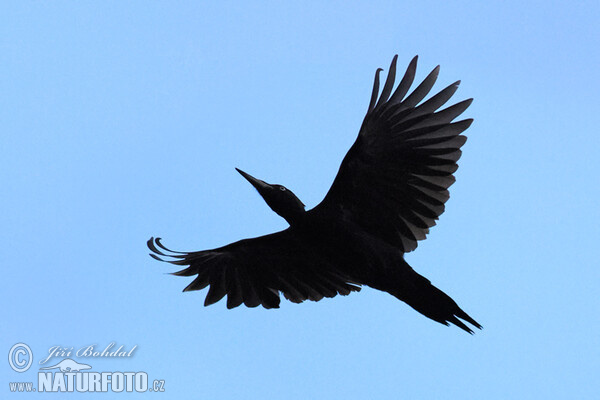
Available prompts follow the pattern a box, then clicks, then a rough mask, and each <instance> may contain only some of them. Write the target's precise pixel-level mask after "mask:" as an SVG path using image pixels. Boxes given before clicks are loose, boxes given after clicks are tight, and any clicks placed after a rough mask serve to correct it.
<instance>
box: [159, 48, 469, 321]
mask: <svg viewBox="0 0 600 400" xmlns="http://www.w3.org/2000/svg"><path fill="white" fill-rule="evenodd" d="M397 58H398V56H397V55H396V56H394V58H393V60H392V64H391V66H390V69H389V73H388V76H387V79H386V81H385V84H384V85H383V89H382V90H381V93H380V92H379V73H380V72H381V71H382V69H381V68H379V69H377V71H376V73H375V83H374V85H373V92H372V95H371V101H370V103H369V108H368V111H367V114H366V116H365V119H364V121H363V123H362V126H361V128H360V131H359V134H358V137H357V139H356V141H355V142H354V144H353V145H352V147H351V148H350V150H349V151H348V153H347V154H346V156H345V157H344V160H343V161H342V164H341V166H340V169H339V171H338V173H337V176H336V177H335V180H334V181H333V184H332V186H331V188H330V189H329V192H328V193H327V195H326V196H325V198H324V199H323V201H321V203H320V204H319V205H317V206H316V207H314V208H313V209H311V210H308V211H306V210H305V206H304V204H303V203H302V201H300V199H299V198H298V197H297V196H296V195H295V194H294V193H292V191H291V190H289V189H288V188H286V187H285V186H282V185H278V184H270V183H267V182H265V181H262V180H260V179H257V178H254V177H253V176H251V175H250V174H247V173H246V172H244V171H242V170H239V169H237V168H236V170H237V171H238V172H239V173H240V174H241V175H242V176H243V177H244V178H245V179H246V180H247V181H248V182H250V184H251V185H252V186H254V188H255V189H256V190H257V191H258V193H259V194H260V195H261V196H262V198H263V199H264V200H265V202H266V203H267V205H268V206H269V207H270V208H271V209H272V210H273V211H275V212H276V213H277V214H279V215H280V216H281V217H283V218H284V219H285V220H286V221H287V222H288V224H289V227H288V228H287V229H285V230H283V231H280V232H277V233H272V234H269V235H265V236H260V237H256V238H252V239H244V240H240V241H237V242H235V243H231V244H228V245H226V246H223V247H219V248H216V249H212V250H202V251H194V252H180V251H173V250H169V249H168V248H166V247H165V246H164V245H163V244H162V242H161V239H160V238H150V240H148V247H149V248H150V250H151V251H152V253H151V254H150V255H151V256H152V257H154V258H155V259H157V260H160V261H167V262H170V263H171V264H175V265H178V266H183V267H185V268H184V269H182V270H181V271H178V272H175V273H174V275H177V276H187V277H192V276H194V277H195V278H194V280H193V281H192V282H191V283H190V284H189V285H188V286H187V287H186V288H185V289H184V291H186V292H187V291H192V290H201V289H204V288H206V287H207V286H208V287H209V290H208V293H207V295H206V299H205V301H204V305H205V306H208V305H210V304H214V303H216V302H218V301H219V300H221V299H222V298H223V297H225V296H227V308H230V309H231V308H234V307H238V306H240V305H241V304H245V305H246V306H247V307H257V306H259V305H262V306H263V307H265V308H278V307H279V303H280V294H283V296H284V297H285V298H286V299H288V300H290V301H292V302H294V303H301V302H303V301H304V300H312V301H319V300H321V299H322V298H324V297H334V296H336V295H338V294H341V295H343V296H345V295H348V294H350V293H351V292H358V291H360V289H361V285H367V286H370V287H372V288H374V289H378V290H381V291H384V292H388V293H390V294H391V295H393V296H395V297H396V298H398V299H400V300H402V301H404V302H405V303H407V304H408V305H410V306H411V307H412V308H414V309H415V310H416V311H418V312H420V313H421V314H423V315H425V316H426V317H428V318H431V319H432V320H434V321H437V322H439V323H442V324H444V325H448V324H449V323H452V324H454V325H456V326H458V327H459V328H461V329H463V330H465V331H467V332H469V333H473V331H472V330H471V328H470V327H469V326H467V325H466V324H465V322H467V323H469V324H471V325H473V326H474V327H476V328H479V329H481V325H479V324H478V323H477V322H476V321H475V320H474V319H473V318H471V317H470V316H469V315H468V314H467V313H466V312H464V311H463V310H462V309H461V308H460V307H459V306H458V305H457V304H456V302H455V301H454V300H452V299H451V298H450V296H448V295H447V294H445V293H444V292H442V291H441V290H440V289H438V288H437V287H435V286H433V285H432V284H431V282H430V281H429V280H428V279H426V278H425V277H423V276H421V275H419V274H418V273H417V272H415V271H414V270H413V269H412V268H411V266H410V265H409V264H408V263H407V262H406V260H405V259H404V253H408V252H410V251H413V250H414V249H416V247H417V244H418V242H419V241H420V240H423V239H425V237H426V235H427V234H428V233H429V228H431V227H432V226H434V225H435V224H436V220H437V219H438V217H439V216H440V215H441V214H442V213H443V212H444V204H445V203H446V201H447V200H448V198H449V193H448V188H449V187H450V185H452V184H453V183H454V181H455V179H454V176H453V174H454V172H455V171H456V170H457V168H458V166H457V164H456V163H457V161H458V159H459V158H460V156H461V150H460V148H461V147H462V145H463V144H464V143H465V141H466V137H465V136H463V135H461V133H462V132H463V131H465V130H466V129H467V128H468V127H469V125H471V122H472V121H473V120H472V119H464V120H461V121H458V122H452V121H453V120H454V119H455V118H456V117H458V116H459V115H460V114H462V113H463V112H464V111H465V110H466V109H467V107H469V105H470V104H471V102H472V99H468V100H464V101H461V102H459V103H457V104H455V105H452V106H450V107H447V108H445V109H443V110H441V111H438V109H439V108H440V107H442V106H443V105H444V104H445V103H446V102H447V101H448V100H449V99H450V97H452V95H453V94H454V92H455V91H456V89H457V88H458V85H459V83H460V81H458V82H455V83H453V84H451V85H450V86H448V87H446V88H445V89H443V90H442V91H441V92H439V93H438V94H436V95H434V96H432V97H431V98H429V99H428V100H426V101H424V102H421V101H422V100H423V99H424V98H425V97H426V96H427V94H428V93H429V91H430V90H431V88H432V87H433V85H434V83H435V81H436V79H437V76H438V72H439V66H438V67H436V68H435V69H434V70H433V71H432V72H431V73H430V74H429V75H427V77H426V78H425V80H423V82H422V83H421V84H419V85H418V86H417V87H416V88H415V89H414V90H413V91H412V92H411V93H410V94H409V95H408V96H407V93H408V91H409V88H410V86H411V85H412V83H413V81H414V78H415V72H416V67H417V57H415V58H413V59H412V61H411V62H410V64H409V65H408V68H407V70H406V72H405V73H404V76H403V77H402V79H401V80H400V83H399V84H398V86H397V87H396V89H395V90H393V89H394V81H395V75H396V61H397ZM463 321H464V322H463Z"/></svg>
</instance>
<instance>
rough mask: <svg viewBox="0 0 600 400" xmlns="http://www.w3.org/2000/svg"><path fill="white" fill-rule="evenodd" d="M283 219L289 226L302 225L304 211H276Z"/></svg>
mask: <svg viewBox="0 0 600 400" xmlns="http://www.w3.org/2000/svg"><path fill="white" fill-rule="evenodd" d="M278 214H279V215H280V216H281V217H282V218H283V219H285V220H286V221H287V223H288V224H290V226H298V225H302V223H303V222H304V220H305V218H306V211H305V210H303V209H300V208H298V209H294V210H286V212H285V213H278Z"/></svg>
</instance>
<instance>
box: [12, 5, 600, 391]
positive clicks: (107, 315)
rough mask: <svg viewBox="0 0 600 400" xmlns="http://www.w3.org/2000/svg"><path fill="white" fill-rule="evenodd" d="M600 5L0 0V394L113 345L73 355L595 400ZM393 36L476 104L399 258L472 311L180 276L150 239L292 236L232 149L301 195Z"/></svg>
mask: <svg viewBox="0 0 600 400" xmlns="http://www.w3.org/2000/svg"><path fill="white" fill-rule="evenodd" d="M599 20H600V6H599V5H598V3H597V2H591V1H589V2H586V1H582V2H576V3H567V2H548V1H544V2H542V1H533V2H522V1H520V2H516V1H502V2H497V1H490V2H475V1H464V2H432V1H424V2H410V3H409V2H395V1H389V2H328V3H327V4H325V5H324V4H321V3H318V2H304V3H303V4H295V5H290V4H283V3H281V2H245V3H242V2H238V3H233V2H229V3H217V2H213V4H212V5H210V4H204V5H203V4H200V2H191V1H190V2H186V1H181V2H147V1H131V2H117V1H102V2H100V1H85V2H65V1H52V2H41V1H5V2H2V4H1V5H0V93H1V95H0V121H2V130H3V135H2V144H1V145H0V160H1V161H0V166H1V168H0V182H1V184H2V187H3V195H2V196H0V209H1V210H2V211H1V212H0V225H1V226H2V229H1V230H0V246H1V249H2V250H1V251H0V265H1V266H2V271H3V274H4V279H2V281H1V282H0V287H1V291H0V293H1V294H0V296H1V300H2V304H3V305H4V306H3V307H2V320H3V321H4V323H3V324H2V325H3V327H2V329H1V330H0V332H2V333H1V337H0V338H1V341H0V349H1V350H2V352H5V354H7V353H8V351H9V349H10V348H11V346H13V345H14V344H15V343H19V342H23V343H26V344H28V345H29V346H30V348H31V349H32V351H33V354H34V367H33V368H32V369H30V370H29V371H27V372H25V373H21V374H19V373H16V372H14V371H13V370H12V369H11V368H10V366H9V365H8V363H7V362H6V361H5V362H4V363H3V364H2V366H1V367H0V368H1V371H2V373H1V376H2V386H3V387H2V388H0V394H2V397H5V396H10V392H9V389H8V388H7V386H8V382H14V381H36V380H37V371H38V367H39V365H36V364H35V363H36V362H38V361H39V360H40V359H41V358H42V356H45V355H47V353H48V349H49V348H50V347H52V346H65V347H69V348H70V347H73V348H75V349H78V348H81V347H84V346H86V345H91V344H96V345H97V346H98V347H99V348H101V347H105V346H106V345H108V344H109V343H111V342H115V343H116V344H117V345H124V346H125V347H126V348H131V347H133V346H135V345H137V348H136V350H135V353H134V356H133V357H131V358H128V359H118V360H114V359H87V362H89V363H90V364H92V365H93V366H94V368H95V369H96V370H102V371H125V370H127V371H146V372H147V373H148V376H149V377H150V379H163V380H165V382H166V383H165V389H166V391H165V392H164V393H161V394H148V393H146V394H142V395H138V394H133V396H137V397H141V396H150V397H152V396H155V397H161V398H165V399H176V398H177V399H180V398H195V399H203V398H206V399H233V398H236V399H256V398H267V399H271V398H272V399H275V398H286V399H307V398H346V399H364V398H407V399H415V398H461V399H481V398H488V399H506V398H519V399H533V398H545V399H567V398H578V399H591V398H595V397H596V396H597V394H598V391H599V387H598V383H597V377H598V373H599V372H600V365H599V364H600V362H599V359H600V335H599V333H598V332H599V331H600V323H599V320H598V316H599V315H600V306H599V302H598V289H597V288H598V285H599V284H600V272H599V270H598V266H599V265H598V261H597V240H598V239H599V238H600V235H599V229H598V224H599V222H600V218H599V217H600V212H599V211H598V206H597V202H598V197H599V196H600V186H599V184H598V182H599V181H598V177H597V171H598V169H600V161H599V158H598V153H597V152H598V148H599V146H600V140H599V135H598V131H597V130H598V128H597V127H598V125H599V124H600V116H599V113H598V105H599V102H598V93H599V92H600V80H599V76H598V66H599V65H600V51H599V50H598V43H599V42H600V28H598V21H599ZM394 54H398V55H399V64H400V65H402V68H403V67H404V66H405V65H406V64H407V63H408V62H409V61H410V59H411V58H412V57H413V56H414V55H415V54H419V56H420V58H419V67H418V73H417V78H418V79H422V78H423V77H424V76H425V75H426V74H427V73H428V72H429V71H430V70H431V69H432V68H434V67H435V66H436V65H437V64H441V66H442V68H441V73H440V78H439V81H438V82H439V83H438V84H437V85H436V88H438V89H441V88H443V87H445V86H446V85H447V84H449V83H452V82H454V81H455V80H457V79H462V84H461V87H460V89H459V91H458V92H457V94H456V95H455V99H456V101H458V100H462V99H465V98H469V97H473V98H475V102H474V103H473V105H472V106H471V108H470V109H469V110H468V111H467V113H466V115H467V116H468V117H472V118H474V119H475V123H474V124H473V125H472V127H471V128H470V129H469V130H468V131H467V136H468V137H469V141H468V142H467V144H466V145H465V147H464V148H463V151H464V154H463V157H462V159H461V161H460V169H459V170H458V172H457V183H456V184H455V185H454V186H453V187H452V190H451V196H452V197H451V199H450V200H449V202H448V204H447V211H446V213H445V214H444V215H443V216H442V217H441V219H440V222H439V225H438V226H436V227H435V228H434V229H433V230H432V233H431V235H430V236H429V238H428V239H427V240H426V241H425V242H421V244H420V245H419V248H418V249H417V250H416V251H415V252H414V253H411V254H409V255H407V260H408V261H409V263H410V264H411V265H413V267H414V268H415V269H416V270H417V271H418V272H420V273H422V274H423V275H425V276H427V277H428V278H429V279H430V280H431V281H432V282H433V283H434V284H436V285H437V286H438V287H440V288H442V289H443V290H444V291H445V292H447V293H448V294H450V295H451V296H452V297H453V298H454V299H456V300H457V302H458V303H459V304H460V305H461V306H462V307H463V308H464V309H465V310H466V311H467V312H468V313H469V314H471V315H472V316H473V317H474V318H476V319H477V320H478V321H479V322H481V323H482V324H483V325H484V327H485V329H484V330H483V331H481V332H477V333H476V334H475V335H474V336H470V335H467V334H465V333H464V332H462V331H460V330H459V329H458V328H455V327H453V328H447V327H444V326H442V325H439V324H437V323H434V322H432V321H430V320H428V319H426V318H425V317H423V316H421V315H420V314H418V313H416V312H414V311H413V310H412V309H410V308H409V307H408V306H406V305H405V304H403V303H401V302H399V301H397V300H396V299H395V298H393V297H392V296H389V295H387V294H385V293H381V292H377V291H374V290H371V289H369V288H364V289H363V290H362V291H361V292H360V293H359V294H353V295H351V296H348V297H343V298H342V297H337V298H335V299H330V300H324V301H321V302H319V303H311V302H307V303H305V304H302V305H295V304H291V303H282V307H281V309H279V310H270V311H269V310H263V309H246V308H238V309H235V310H232V311H227V310H226V308H225V304H224V302H220V303H218V304H217V305H214V306H212V307H208V308H204V307H203V306H202V303H203V300H204V293H185V294H182V293H181V289H182V288H183V287H184V286H185V285H186V284H187V282H188V280H186V279H185V278H178V277H172V276H169V275H166V274H165V273H166V272H171V271H173V270H174V269H172V268H169V266H168V265H166V264H160V263H157V262H156V261H154V260H152V259H151V258H150V257H148V254H147V253H148V251H147V249H146V245H145V241H146V240H147V239H148V238H149V237H150V236H161V237H163V238H164V241H165V244H167V245H170V246H171V247H173V248H175V249H180V250H198V249H204V248H211V247H216V246H220V245H223V244H226V243H229V242H231V241H234V240H238V239H241V238H245V237H251V236H258V235H261V234H265V233H270V232H272V231H275V230H279V229H282V228H284V227H285V226H286V224H285V221H283V220H282V219H280V218H279V217H278V216H277V215H275V214H274V213H272V212H271V211H270V210H269V209H268V207H266V206H265V205H264V203H263V201H262V199H260V197H259V196H258V195H257V194H256V192H255V191H254V189H252V188H251V187H250V186H249V185H248V183H247V182H246V181H244V180H243V179H242V178H241V177H240V176H239V175H238V174H237V173H236V172H235V170H234V167H239V168H242V169H244V170H245V171H247V172H249V173H251V174H253V175H255V176H257V177H259V178H262V179H265V180H267V181H269V182H276V183H281V184H285V185H286V186H288V187H289V188H291V189H292V190H293V191H294V192H295V193H296V194H297V195H298V196H299V197H300V198H301V199H302V200H303V202H304V203H305V204H306V205H307V206H308V207H313V206H315V205H316V204H318V202H319V201H320V200H321V199H322V197H323V196H324V194H325V193H326V191H327V189H328V188H329V185H330V184H331V182H332V180H333V178H334V176H335V174H336V172H337V169H338V167H339V164H340V162H341V160H342V158H343V156H344V154H345V153H346V151H347V150H348V148H349V147H350V145H351V144H352V143H353V141H354V139H355V137H356V134H357V132H358V128H359V126H360V123H361V121H362V118H363V116H364V112H365V111H366V108H367V105H368V101H369V97H370V90H371V85H372V77H373V73H374V71H375V69H376V68H377V67H383V68H385V69H387V67H388V66H389V62H390V60H391V58H392V56H393V55H394ZM60 359H61V358H55V359H53V360H54V361H59V360H60ZM5 360H6V358H5ZM78 361H80V362H86V359H78ZM17 396H20V397H21V398H33V397H35V398H38V397H40V398H42V397H54V398H56V397H58V396H62V395H53V394H48V393H44V394H40V393H36V394H33V393H29V394H19V395H15V397H17ZM71 396H72V397H77V396H78V394H76V393H75V394H71ZM114 396H116V397H127V396H128V395H127V394H126V393H121V394H118V395H114V394H113V395H108V394H97V395H92V397H98V398H106V397H114Z"/></svg>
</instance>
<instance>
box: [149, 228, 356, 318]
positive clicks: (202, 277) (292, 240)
mask: <svg viewBox="0 0 600 400" xmlns="http://www.w3.org/2000/svg"><path fill="white" fill-rule="evenodd" d="M148 248H149V249H150V250H151V251H152V253H151V254H150V255H151V256H153V257H154V258H155V259H157V260H160V261H165V262H168V263H171V264H174V265H178V266H185V268H184V269H182V270H180V271H177V272H174V273H173V275H177V276H186V277H190V276H194V275H195V278H194V280H193V281H192V282H191V283H190V284H189V285H187V286H186V287H185V289H184V290H183V291H184V292H188V291H194V290H202V289H204V288H206V287H209V289H208V293H207V295H206V298H205V301H204V305H205V306H209V305H211V304H214V303H217V302H218V301H220V300H221V299H223V298H224V297H225V296H227V308H235V307H238V306H240V305H241V304H244V305H246V306H247V307H257V306H259V305H262V306H263V307H264V308H278V307H279V303H280V297H279V295H280V293H283V295H284V297H285V298H287V299H288V300H290V301H292V302H295V303H301V302H303V301H305V300H312V301H319V300H321V299H323V298H324V297H334V296H336V295H338V294H342V295H347V294H349V293H350V292H353V291H359V290H360V287H358V286H355V285H353V284H352V283H356V282H355V281H354V280H353V279H352V278H351V277H350V276H347V275H345V274H343V273H341V272H339V268H337V267H335V266H333V265H331V263H330V261H327V260H325V258H324V257H319V255H318V252H315V251H314V249H311V248H307V244H306V243H304V242H303V241H302V240H301V239H298V238H297V237H295V236H294V235H293V234H291V233H290V232H289V229H288V230H285V231H281V232H278V233H274V234H271V235H266V236H261V237H258V238H254V239H245V240H241V241H239V242H235V243H232V244H229V245H227V246H224V247H221V248H218V249H213V250H205V251H196V252H190V253H186V252H175V251H172V250H170V249H168V248H167V247H165V246H164V245H163V244H162V243H161V239H160V238H156V239H154V238H150V240H148Z"/></svg>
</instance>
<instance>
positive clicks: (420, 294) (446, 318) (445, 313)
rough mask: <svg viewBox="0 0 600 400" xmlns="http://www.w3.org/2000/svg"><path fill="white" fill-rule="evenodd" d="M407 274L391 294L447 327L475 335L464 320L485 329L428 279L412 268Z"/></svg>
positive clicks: (405, 272) (399, 278) (399, 279)
mask: <svg viewBox="0 0 600 400" xmlns="http://www.w3.org/2000/svg"><path fill="white" fill-rule="evenodd" d="M407 266H408V264H407ZM409 268H410V267H409ZM407 272H408V271H404V273H402V274H401V275H402V276H398V277H397V280H395V283H396V285H395V287H393V288H391V290H388V292H389V293H391V294H392V295H394V296H395V297H397V298H398V299H400V300H402V301H404V302H405V303H407V304H408V305H409V306H411V307H412V308H414V309H415V310H417V311H418V312H420V313H421V314H423V315H424V316H426V317H428V318H430V319H432V320H434V321H436V322H439V323H441V324H444V325H446V326H448V323H451V324H454V325H456V326H457V327H459V328H460V329H462V330H464V331H465V332H468V333H470V334H473V330H472V329H471V328H470V327H469V326H468V325H466V324H465V323H464V322H463V321H461V320H464V321H466V322H468V323H469V324H471V325H473V326H474V327H476V328H477V329H483V327H482V326H481V325H480V324H479V323H478V322H477V321H475V320H474V319H473V318H472V317H471V316H470V315H469V314H467V313H466V312H464V311H463V310H462V309H461V308H460V307H459V306H458V304H456V302H455V301H454V300H452V298H451V297H450V296H448V295H447V294H446V293H444V292H442V291H441V290H440V289H438V288H437V287H435V286H433V285H432V284H431V282H430V281H429V280H428V279H426V278H425V277H423V276H421V275H419V274H418V273H416V272H415V271H414V270H413V269H412V268H410V272H411V273H407ZM392 281H394V280H392ZM459 318H460V319H459Z"/></svg>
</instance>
